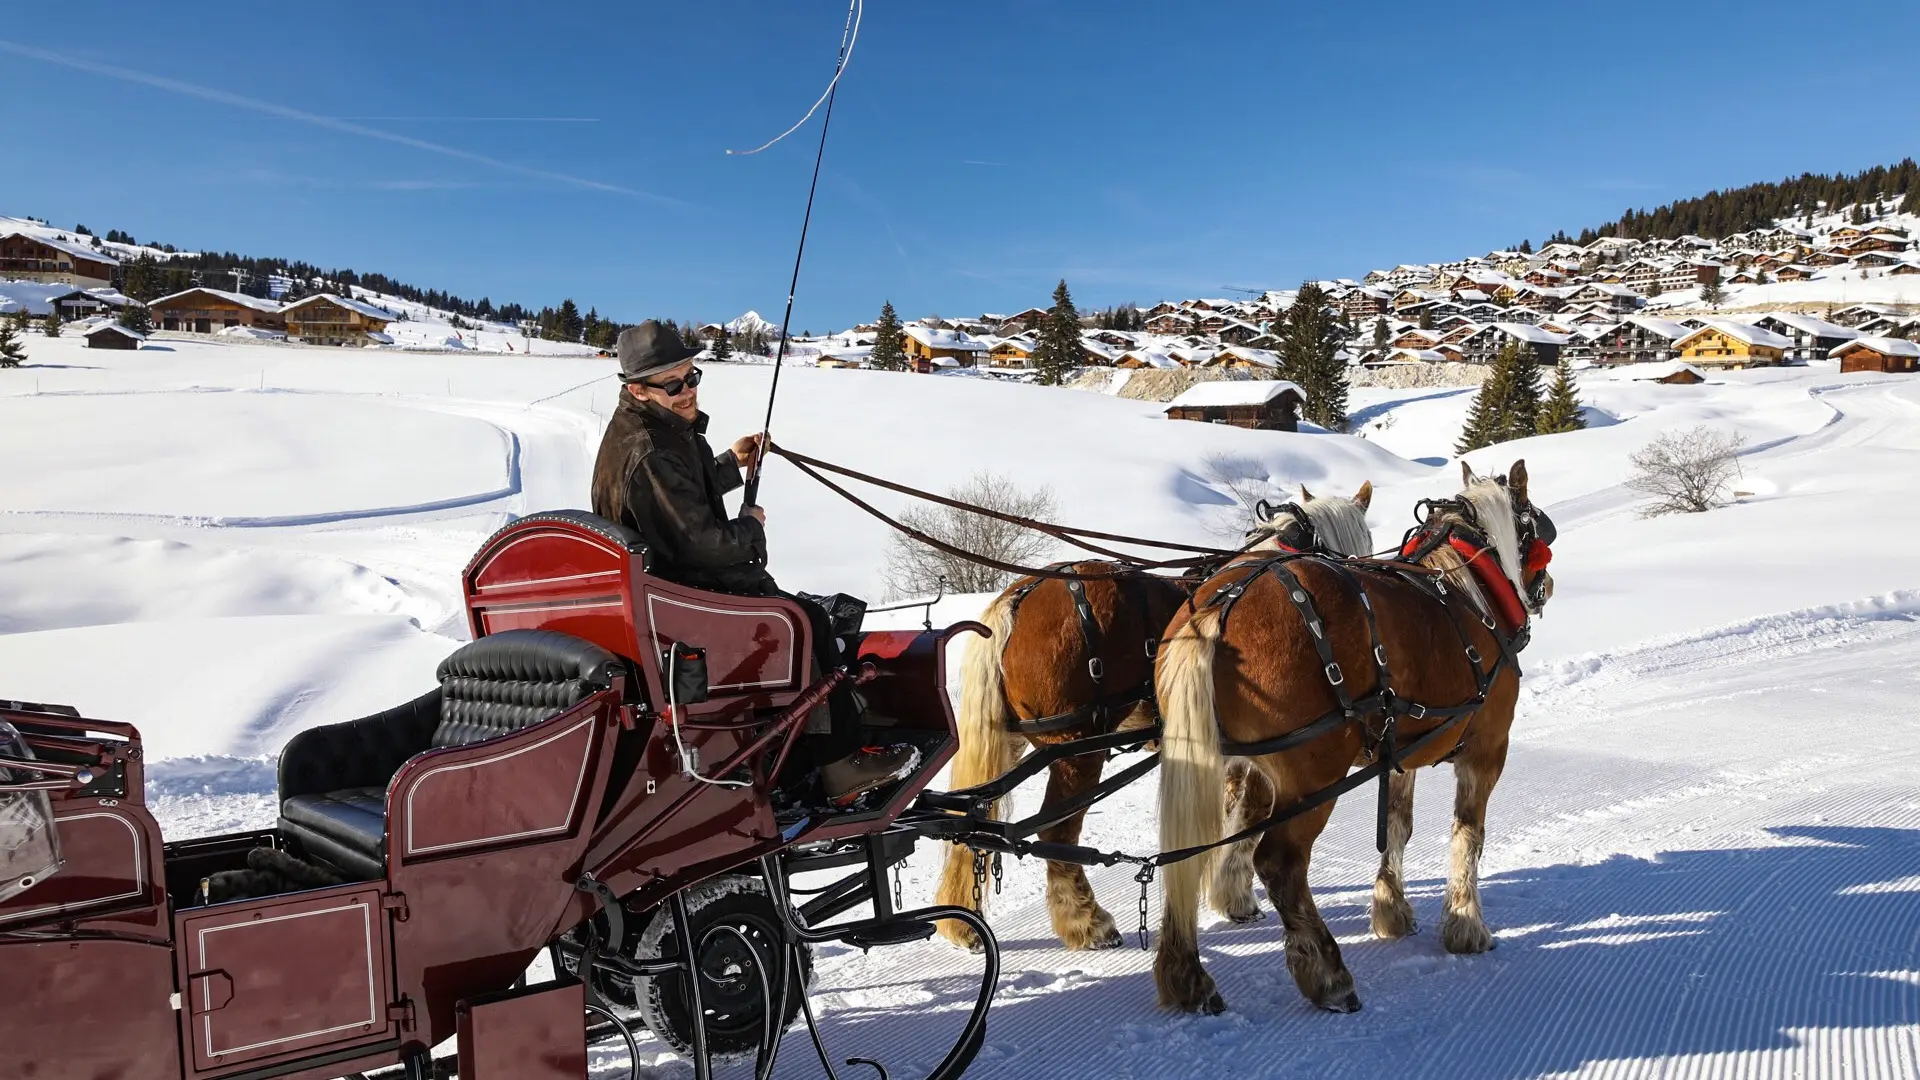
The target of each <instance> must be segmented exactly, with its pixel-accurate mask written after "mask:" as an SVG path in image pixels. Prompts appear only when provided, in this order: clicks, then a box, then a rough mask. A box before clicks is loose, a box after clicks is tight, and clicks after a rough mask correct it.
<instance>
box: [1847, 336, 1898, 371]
mask: <svg viewBox="0 0 1920 1080" xmlns="http://www.w3.org/2000/svg"><path fill="white" fill-rule="evenodd" d="M1831 355H1832V356H1833V358H1834V359H1836V360H1838V361H1840V371H1841V372H1842V373H1843V374H1844V373H1845V372H1849V371H1898V372H1913V371H1920V342H1913V341H1908V340H1906V339H1904V338H1894V337H1860V338H1854V339H1853V340H1852V341H1849V342H1847V343H1846V344H1844V345H1842V346H1840V347H1839V348H1837V349H1834V350H1833V352H1832V353H1831Z"/></svg>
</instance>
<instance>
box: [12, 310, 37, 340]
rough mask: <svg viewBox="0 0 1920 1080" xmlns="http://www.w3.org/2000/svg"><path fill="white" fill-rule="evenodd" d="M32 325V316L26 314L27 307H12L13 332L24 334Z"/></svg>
mask: <svg viewBox="0 0 1920 1080" xmlns="http://www.w3.org/2000/svg"><path fill="white" fill-rule="evenodd" d="M32 327H33V316H31V315H29V314H27V309H26V308H24V307H18V308H14V309H13V332H14V333H16V334H24V333H26V332H27V331H28V330H29V329H31V328H32Z"/></svg>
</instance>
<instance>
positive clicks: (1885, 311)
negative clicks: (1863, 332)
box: [1831, 304, 1907, 327]
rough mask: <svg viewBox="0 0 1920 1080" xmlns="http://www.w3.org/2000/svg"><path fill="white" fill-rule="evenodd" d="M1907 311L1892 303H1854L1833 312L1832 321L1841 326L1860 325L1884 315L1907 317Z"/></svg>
mask: <svg viewBox="0 0 1920 1080" xmlns="http://www.w3.org/2000/svg"><path fill="white" fill-rule="evenodd" d="M1906 314H1907V313H1906V311H1905V310H1903V309H1901V308H1897V307H1894V306H1893V305H1891V304H1853V305H1850V306H1848V307H1843V308H1841V309H1840V310H1839V311H1836V312H1834V313H1833V316H1832V319H1831V321H1832V322H1834V323H1837V324H1839V325H1841V326H1856V327H1857V326H1859V325H1860V324H1861V323H1864V322H1866V321H1868V320H1869V319H1877V318H1880V317H1881V316H1883V315H1898V316H1900V317H1902V318H1905V317H1906Z"/></svg>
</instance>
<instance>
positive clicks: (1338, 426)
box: [1280, 281, 1347, 431]
mask: <svg viewBox="0 0 1920 1080" xmlns="http://www.w3.org/2000/svg"><path fill="white" fill-rule="evenodd" d="M1342 338H1343V335H1342V334H1341V333H1340V328H1339V326H1337V325H1336V324H1335V323H1334V320H1333V313H1332V312H1331V311H1329V310H1328V308H1327V294H1326V293H1325V292H1324V291H1322V290H1321V288H1320V286H1318V285H1315V284H1314V283H1313V282H1310V281H1309V282H1307V283H1305V284H1303V285H1301V286H1300V292H1299V293H1298V294H1297V295H1296V296H1295V297H1294V300H1293V306H1292V307H1289V308H1288V309H1287V316H1286V318H1285V319H1284V320H1283V321H1282V323H1281V328H1280V377H1281V378H1283V379H1286V380H1287V381H1289V382H1292V383H1294V384H1296V385H1297V386H1299V387H1300V392H1301V393H1302V394H1304V395H1305V396H1306V399H1307V400H1306V406H1305V409H1304V410H1303V411H1304V412H1305V414H1306V418H1307V419H1309V420H1311V421H1313V422H1314V423H1316V424H1318V425H1320V426H1321V427H1323V428H1326V429H1327V430H1328V431H1345V430H1346V427H1347V371H1346V365H1345V364H1344V363H1342V362H1341V360H1340V355H1339V353H1340V342H1341V340H1342Z"/></svg>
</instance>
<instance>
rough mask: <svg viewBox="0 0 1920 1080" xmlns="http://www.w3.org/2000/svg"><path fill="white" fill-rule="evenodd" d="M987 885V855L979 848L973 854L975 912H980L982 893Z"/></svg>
mask: <svg viewBox="0 0 1920 1080" xmlns="http://www.w3.org/2000/svg"><path fill="white" fill-rule="evenodd" d="M986 884H987V853H986V852H984V851H981V850H980V849H978V848H975V849H974V852H973V910H975V911H979V910H980V901H981V893H982V892H983V891H984V889H985V887H986Z"/></svg>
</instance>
